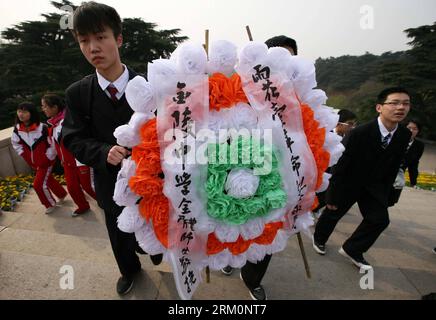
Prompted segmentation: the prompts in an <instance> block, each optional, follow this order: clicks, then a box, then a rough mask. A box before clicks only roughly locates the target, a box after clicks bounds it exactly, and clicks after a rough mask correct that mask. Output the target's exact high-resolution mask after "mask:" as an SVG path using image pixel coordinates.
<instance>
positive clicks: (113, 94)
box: [107, 84, 118, 102]
mask: <svg viewBox="0 0 436 320" xmlns="http://www.w3.org/2000/svg"><path fill="white" fill-rule="evenodd" d="M107 91H108V92H109V94H110V95H111V99H112V101H113V102H118V98H117V93H118V90H117V88H115V87H114V85H113V84H110V85H109V87H107Z"/></svg>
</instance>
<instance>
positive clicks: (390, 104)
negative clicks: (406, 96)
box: [382, 101, 411, 107]
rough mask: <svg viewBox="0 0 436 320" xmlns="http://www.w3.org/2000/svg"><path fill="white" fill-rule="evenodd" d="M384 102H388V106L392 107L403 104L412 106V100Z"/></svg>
mask: <svg viewBox="0 0 436 320" xmlns="http://www.w3.org/2000/svg"><path fill="white" fill-rule="evenodd" d="M382 104H383V105H385V104H387V105H388V106H391V107H399V106H401V105H403V106H405V107H410V106H411V104H410V102H408V101H406V102H402V101H391V102H385V103H382Z"/></svg>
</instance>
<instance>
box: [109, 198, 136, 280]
mask: <svg viewBox="0 0 436 320" xmlns="http://www.w3.org/2000/svg"><path fill="white" fill-rule="evenodd" d="M122 211H123V208H121V207H119V206H117V205H116V204H115V203H113V204H112V205H111V206H109V207H108V208H106V209H104V213H105V218H106V227H107V230H108V234H109V239H110V242H111V246H112V251H113V253H114V256H115V260H116V261H117V264H118V268H119V270H120V273H121V274H122V275H123V276H125V277H132V276H133V275H134V274H135V273H137V272H138V271H139V270H141V263H140V261H139V258H138V256H137V255H136V252H135V249H136V248H137V242H136V238H135V234H133V233H125V232H122V231H121V230H120V229H118V226H117V219H118V216H119V215H120V214H121V213H122Z"/></svg>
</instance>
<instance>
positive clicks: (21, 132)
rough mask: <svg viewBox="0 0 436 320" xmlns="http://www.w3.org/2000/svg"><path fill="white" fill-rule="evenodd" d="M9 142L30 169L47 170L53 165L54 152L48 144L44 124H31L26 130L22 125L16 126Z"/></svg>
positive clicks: (46, 129) (46, 130)
mask: <svg viewBox="0 0 436 320" xmlns="http://www.w3.org/2000/svg"><path fill="white" fill-rule="evenodd" d="M11 142H12V146H13V147H14V149H15V151H16V152H17V153H18V154H19V155H20V156H21V157H23V158H24V160H25V161H26V162H27V164H28V165H29V166H30V167H32V169H35V170H36V169H38V168H40V167H41V168H48V167H50V166H52V165H53V164H54V160H55V159H56V150H55V148H54V147H53V146H52V145H51V144H50V141H49V136H48V128H47V126H46V125H45V124H42V123H40V124H39V125H38V124H33V125H31V126H30V127H28V128H26V126H24V124H17V125H16V126H15V128H14V132H13V133H12V137H11Z"/></svg>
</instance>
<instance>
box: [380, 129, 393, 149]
mask: <svg viewBox="0 0 436 320" xmlns="http://www.w3.org/2000/svg"><path fill="white" fill-rule="evenodd" d="M391 137H392V134H390V133H389V134H388V135H387V136H386V137H384V138H383V140H382V143H381V147H382V148H383V149H386V148H387V147H388V145H389V139H390V138H391Z"/></svg>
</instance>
